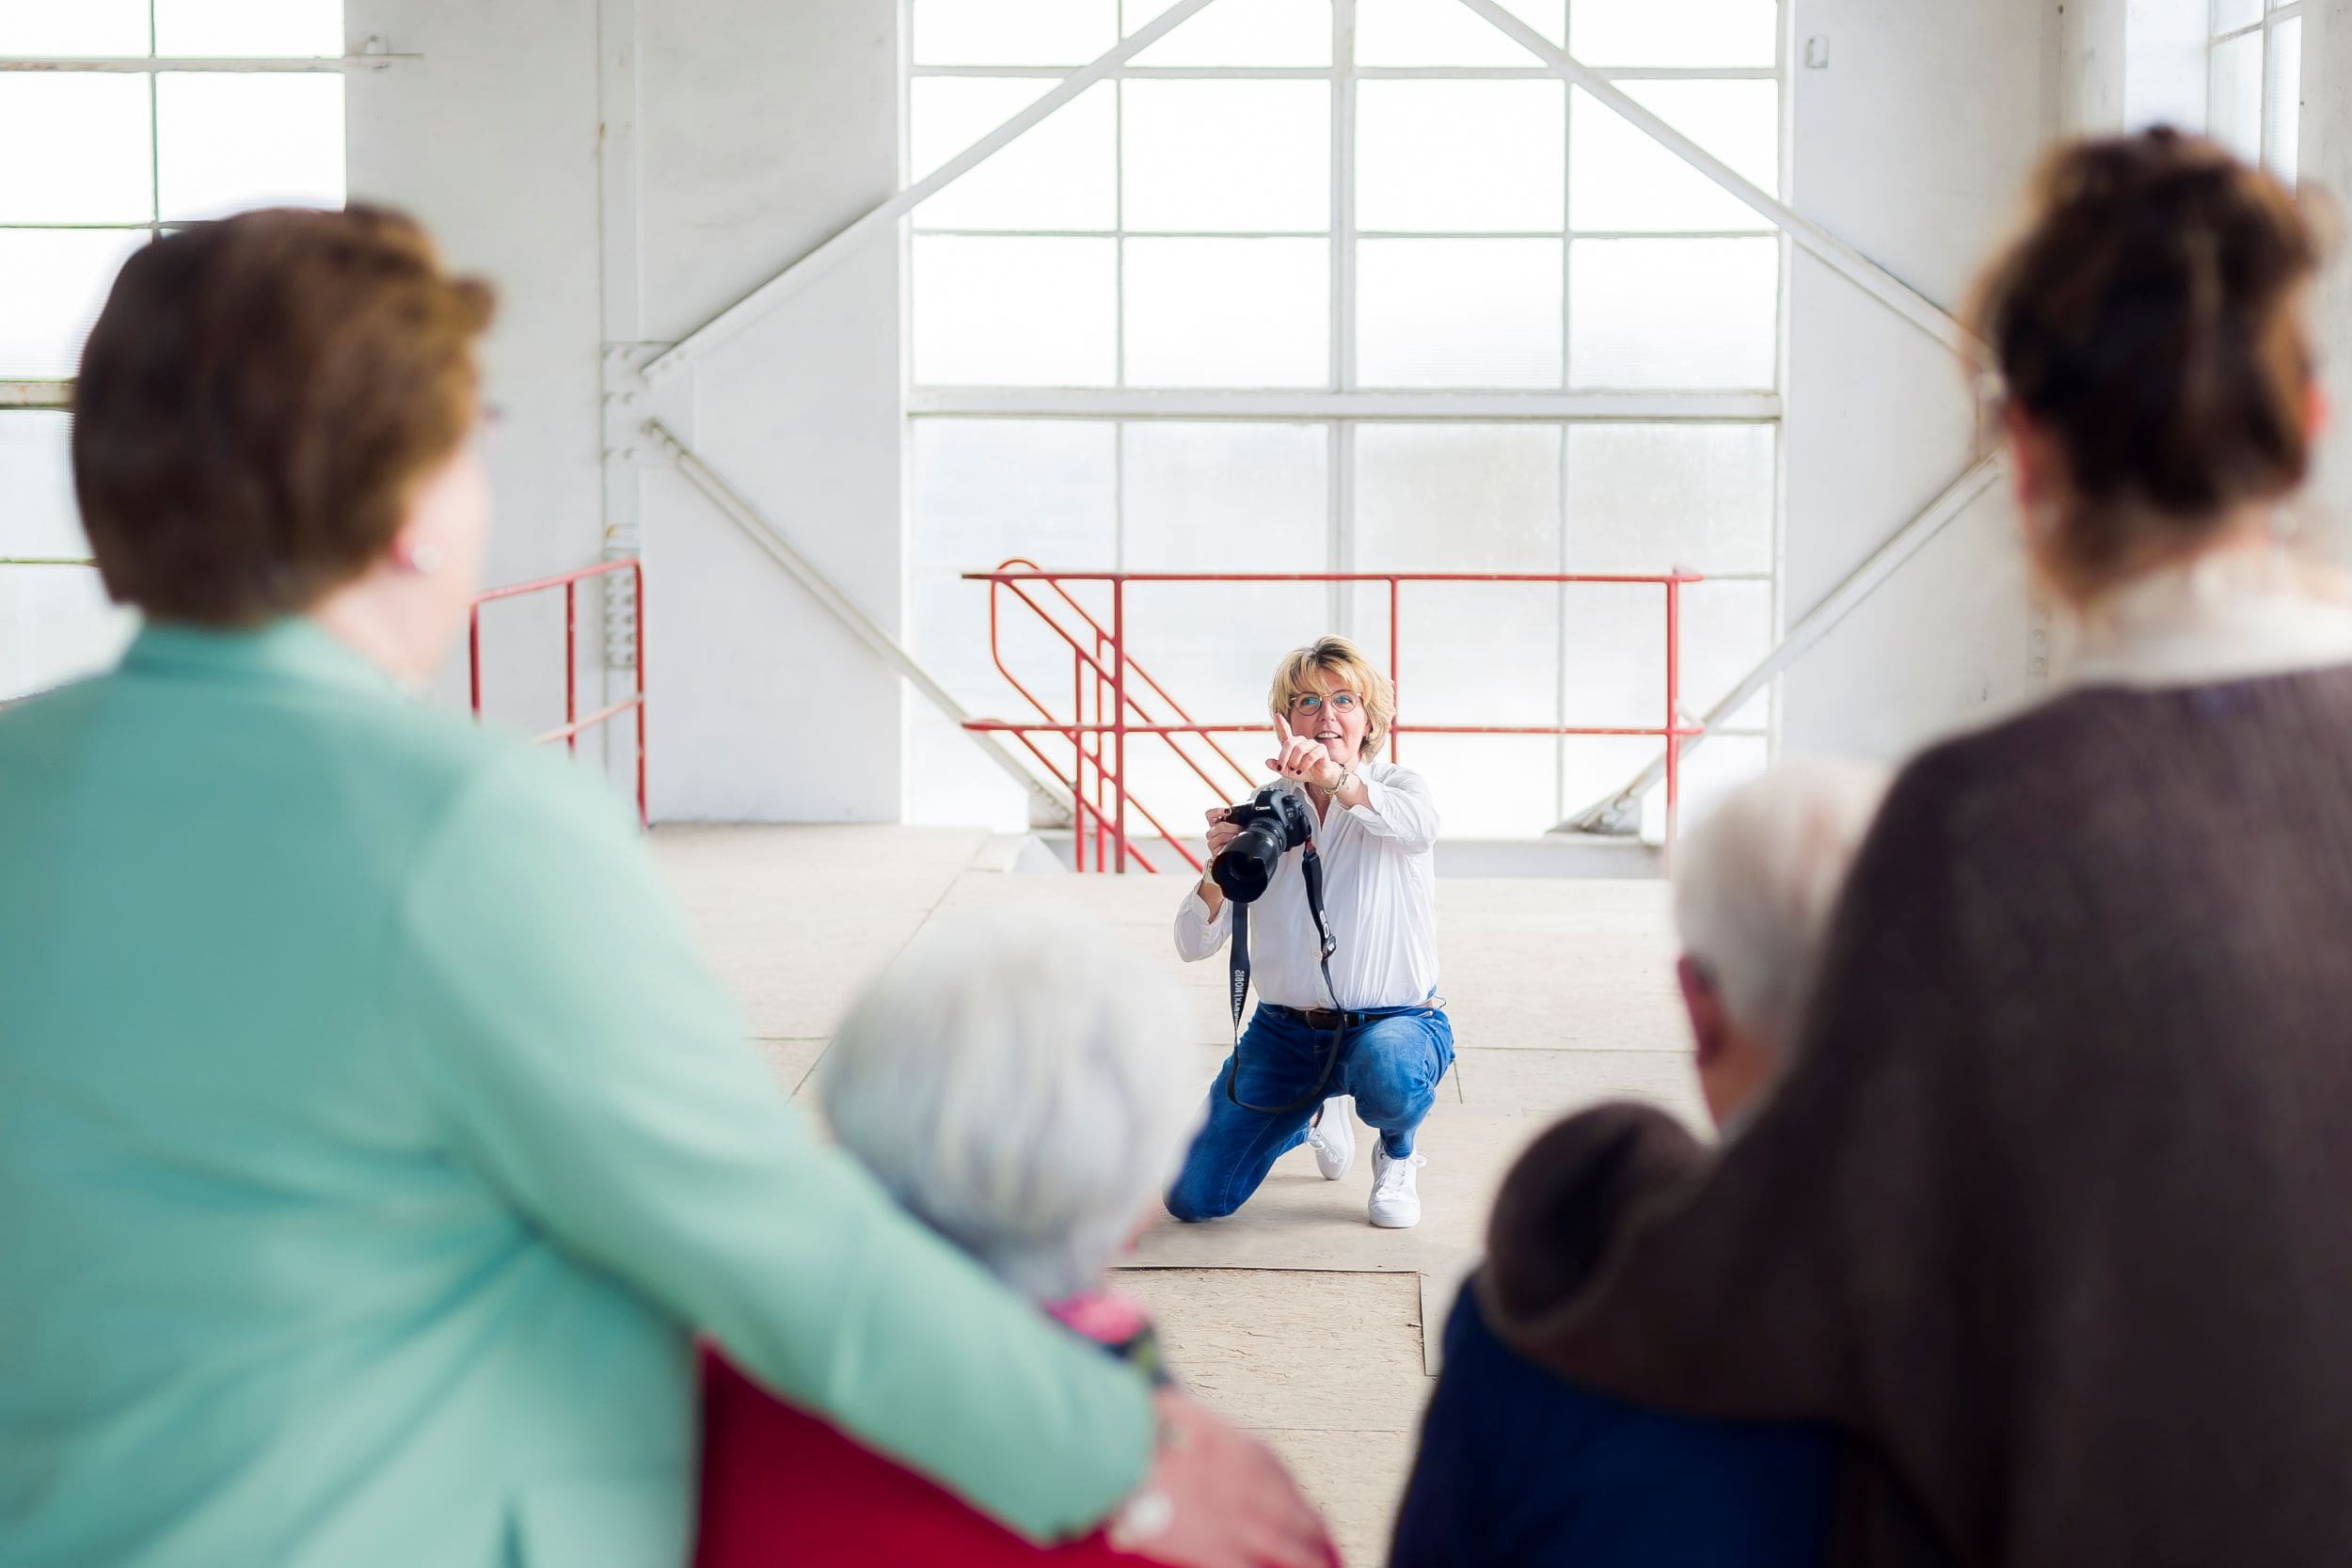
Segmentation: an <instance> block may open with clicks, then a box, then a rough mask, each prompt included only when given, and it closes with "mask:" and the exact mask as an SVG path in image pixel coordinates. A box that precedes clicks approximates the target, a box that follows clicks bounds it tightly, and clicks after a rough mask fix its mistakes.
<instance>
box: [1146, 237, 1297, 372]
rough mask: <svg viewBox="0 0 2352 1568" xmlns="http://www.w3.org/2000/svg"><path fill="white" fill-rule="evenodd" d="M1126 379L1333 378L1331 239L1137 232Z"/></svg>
mask: <svg viewBox="0 0 2352 1568" xmlns="http://www.w3.org/2000/svg"><path fill="white" fill-rule="evenodd" d="M1126 249H1127V289H1126V294H1127V298H1126V310H1127V328H1126V330H1127V384H1128V385H1129V386H1131V387H1321V386H1326V385H1327V384H1328V383H1329V380H1330V362H1331V323H1330V305H1329V300H1330V287H1331V261H1330V256H1331V247H1330V243H1329V242H1328V241H1326V240H1129V241H1128V242H1127V245H1126Z"/></svg>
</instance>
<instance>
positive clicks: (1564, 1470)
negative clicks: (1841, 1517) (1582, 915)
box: [1391, 760, 1885, 1568]
mask: <svg viewBox="0 0 2352 1568" xmlns="http://www.w3.org/2000/svg"><path fill="white" fill-rule="evenodd" d="M1884 788H1885V776H1884V774H1883V773H1882V772H1881V771H1880V770H1879V769H1877V768H1869V767H1866V766H1863V765H1861V764H1857V763H1844V762H1835V761H1829V760H1807V761H1804V762H1794V763H1788V764H1784V765H1783V766H1781V767H1779V768H1774V769H1773V770H1772V771H1771V772H1769V773H1767V774H1765V775H1764V776H1763V777H1762V778H1760V779H1757V780H1756V781H1755V782H1753V783H1751V784H1746V785H1744V786H1742V787H1741V788H1740V789H1738V790H1736V791H1734V792H1733V793H1732V794H1731V795H1730V796H1728V797H1727V798H1726V799H1725V800H1724V802H1723V803H1722V805H1720V806H1719V807H1718V808H1717V809H1716V810H1715V811H1714V812H1713V813H1712V814H1710V815H1709V816H1708V817H1707V818H1706V819H1705V820H1704V821H1702V822H1701V823H1700V824H1699V825H1698V826H1697V827H1696V828H1695V829H1693V830H1692V832H1691V833H1690V834H1689V835H1688V836H1687V837H1686V838H1685V839H1684V841H1683V843H1682V846H1681V847H1680V850H1679V853H1678V854H1677V859H1676V865H1675V889H1674V905H1675V925H1676V927H1677V931H1678V933H1679V935H1680V937H1681V941H1682V949H1683V951H1682V958H1681V960H1680V962H1679V964H1678V965H1677V973H1678V974H1679V976H1680V979H1681V983H1682V998H1683V1002H1684V1005H1685V1006H1686V1008H1687V1010H1688V1012H1689V1014H1690V1022H1691V1034H1692V1039H1693V1041H1694V1044H1695V1046H1696V1059H1697V1066H1698V1077H1699V1089H1700V1093H1701V1094H1702V1095H1703V1096H1704V1097H1705V1099H1706V1101H1707V1108H1708V1114H1709V1115H1710V1116H1712V1117H1714V1119H1715V1122H1716V1124H1717V1125H1718V1126H1719V1127H1722V1128H1724V1130H1725V1131H1726V1132H1727V1133H1735V1134H1736V1130H1737V1129H1738V1128H1739V1126H1740V1123H1741V1122H1742V1120H1743V1119H1744V1118H1745V1117H1747V1116H1748V1115H1749V1114H1750V1112H1751V1111H1752V1110H1754V1109H1755V1108H1756V1106H1757V1104H1758V1103H1759V1102H1760V1101H1761V1100H1762V1099H1763V1097H1764V1096H1765V1095H1766V1094H1767V1093H1768V1092H1769V1091H1770V1090H1771V1088H1772V1085H1773V1083H1774V1082H1775V1081H1776V1080H1777V1079H1778V1078H1779V1076H1780V1073H1781V1069H1782V1068H1783V1067H1784V1065H1785V1064H1786V1062H1787V1060H1788V1050H1789V1047H1790V1045H1791V1044H1792V1043H1793V1040H1794V1037H1795V1034H1796V1030H1797V1027H1798V1024H1799V1022H1800V1015H1801V1013H1802V1010H1803V1006H1804V1000H1805V995H1806V990H1807V987H1808V986H1809V985H1810V984H1811V981H1812V976H1813V974H1814V971H1815V969H1816V967H1817V963H1818V959H1819V958H1820V950H1821V947H1822V941H1823V935H1824V932H1825V931H1826V930H1827V928H1828V925H1829V914H1830V911H1831V909H1832V907H1833V906H1834V905H1835V904H1836V898H1837V894H1838V890H1839V889H1840V887H1841V886H1842V885H1843V883H1844V880H1845V875H1846V870H1847V867H1848V866H1849V864H1850V863H1851V862H1852V859H1853V855H1854V851H1855V849H1856V848H1857V847H1859V845H1860V843H1861V840H1862V837H1863V834H1864V832H1865V831H1866V830H1867V828H1868V826H1869V823H1870V820H1871V818H1872V816H1874V814H1875V813H1876V811H1877V809H1878V802H1879V800H1880V797H1881V795H1882V794H1883V791H1884ZM1620 1132H1621V1129H1620V1128H1619V1126H1618V1124H1617V1123H1616V1122H1615V1121H1614V1120H1613V1118H1612V1117H1609V1116H1608V1115H1606V1114H1595V1115H1588V1116H1586V1117H1578V1118H1576V1119H1573V1120H1570V1121H1567V1122H1564V1123H1563V1124H1562V1125H1561V1126H1559V1127H1557V1128H1554V1129H1553V1130H1552V1131H1551V1132H1549V1133H1547V1134H1546V1135H1545V1137H1544V1138H1543V1139H1541V1140H1538V1143H1537V1146H1536V1148H1534V1150H1533V1151H1531V1152H1530V1154H1529V1155H1528V1156H1527V1164H1526V1166H1523V1167H1522V1168H1527V1166H1542V1167H1549V1168H1550V1169H1552V1170H1555V1171H1560V1170H1565V1171H1567V1172H1570V1173H1572V1174H1571V1176H1570V1177H1569V1178H1568V1179H1565V1180H1558V1181H1556V1182H1554V1183H1553V1184H1551V1185H1549V1186H1547V1187H1545V1188H1543V1189H1542V1190H1541V1192H1540V1194H1538V1193H1537V1192H1535V1191H1534V1189H1531V1188H1530V1187H1529V1186H1527V1185H1526V1184H1523V1183H1514V1184H1513V1185H1512V1186H1509V1187H1506V1188H1505V1190H1504V1193H1503V1195H1502V1198H1501V1200H1500V1201H1499V1202H1498V1204H1497V1206H1496V1211H1495V1215H1494V1220H1493V1224H1492V1227H1491V1229H1490V1232H1489V1236H1488V1245H1489V1248H1490V1252H1491V1254H1492V1256H1493V1257H1494V1258H1496V1259H1500V1260H1501V1261H1502V1264H1503V1265H1504V1266H1506V1267H1507V1268H1510V1269H1512V1270H1513V1271H1515V1272H1516V1273H1517V1274H1518V1275H1525V1274H1526V1273H1528V1271H1530V1270H1534V1271H1535V1272H1538V1273H1541V1272H1543V1271H1544V1270H1546V1269H1547V1268H1549V1267H1550V1266H1551V1260H1550V1256H1549V1255H1550V1254H1551V1253H1553V1252H1555V1251H1557V1250H1558V1249H1559V1246H1560V1241H1559V1239H1560V1238H1561V1237H1562V1236H1564V1235H1565V1236H1571V1237H1573V1236H1578V1235H1581V1234H1585V1233H1587V1232H1588V1231H1589V1232H1590V1233H1594V1234H1606V1233H1607V1231H1608V1230H1609V1229H1610V1228H1611V1227H1609V1226H1607V1225H1605V1224H1596V1225H1590V1226H1588V1225H1584V1224H1581V1223H1580V1221H1581V1220H1582V1219H1585V1218H1590V1219H1592V1220H1594V1221H1599V1220H1602V1219H1605V1218H1606V1217H1608V1216H1610V1215H1612V1214H1613V1212H1615V1211H1616V1210H1617V1209H1618V1208H1619V1207H1620V1206H1621V1205H1623V1204H1624V1203H1626V1202H1627V1201H1629V1198H1630V1196H1632V1195H1633V1194H1634V1193H1636V1192H1638V1191H1641V1190H1645V1182H1646V1180H1648V1179H1650V1178H1652V1177H1655V1176H1656V1175H1657V1174H1658V1164H1657V1162H1661V1161H1680V1162H1685V1163H1688V1164H1691V1165H1692V1166H1693V1167H1695V1166H1696V1164H1697V1163H1698V1162H1699V1161H1700V1159H1701V1158H1702V1151H1701V1148H1700V1147H1699V1145H1698V1143H1697V1141H1696V1140H1695V1139H1693V1138H1691V1137H1689V1136H1688V1135H1687V1134H1686V1135H1683V1136H1682V1137H1681V1138H1680V1140H1679V1141H1678V1142H1677V1143H1674V1144H1672V1145H1670V1146H1660V1147H1658V1148H1650V1149H1646V1150H1645V1151H1644V1152H1643V1153H1642V1155H1641V1161H1642V1164H1641V1168H1640V1170H1639V1171H1638V1173H1637V1172H1629V1171H1628V1169H1627V1168H1626V1165H1627V1161H1626V1159H1625V1155H1626V1151H1627V1147H1628V1141H1627V1140H1625V1139H1623V1138H1622V1137H1621V1136H1620ZM1636 1175H1638V1176H1639V1177H1640V1178H1641V1180H1633V1179H1632V1178H1633V1177H1634V1176H1636ZM1836 1465H1837V1449H1836V1441H1835V1439H1834V1438H1833V1436H1832V1435H1831V1433H1830V1432H1829V1430H1828V1429H1826V1428H1824V1427H1819V1426H1806V1425H1797V1424H1787V1425H1778V1424H1771V1423H1731V1422H1718V1421H1709V1420H1703V1419H1699V1418H1692V1417H1687V1416H1678V1415H1670V1414H1667V1413H1664V1412H1661V1411H1656V1410H1649V1409H1645V1408H1642V1407H1640V1406H1637V1405H1632V1404H1628V1403H1626V1402H1622V1401H1619V1400H1615V1399H1613V1398H1611V1397H1609V1396H1607V1395H1605V1394H1601V1393H1598V1392H1596V1391H1594V1390H1591V1389H1588V1388H1584V1387H1581V1386H1578V1385H1575V1384H1572V1383H1569V1382H1567V1381H1565V1380H1564V1379H1562V1378H1560V1377H1559V1376H1557V1375H1556V1374H1554V1373H1552V1372H1549V1371H1548V1370H1544V1369H1543V1368H1542V1367H1539V1366H1537V1365H1536V1364H1535V1363H1534V1362H1532V1361H1528V1360H1526V1359H1524V1358H1522V1357H1521V1356H1519V1355H1518V1354H1517V1353H1515V1352H1514V1351H1512V1350H1511V1349H1510V1348H1509V1347H1507V1346H1506V1345H1504V1344H1503V1342H1502V1340H1501V1339H1500V1338H1497V1337H1496V1335H1495V1333H1494V1332H1493V1330H1492V1329H1491V1328H1490V1327H1489V1326H1488V1324H1487V1322H1486V1315H1485V1313H1484V1312H1483V1311H1482V1310H1481V1307H1480V1302H1479V1290H1478V1288H1477V1287H1476V1286H1473V1288H1471V1289H1468V1290H1465V1291H1463V1292H1462V1295H1461V1299H1460V1301H1459V1302H1457V1303H1456V1304H1455V1307H1454V1316H1453V1319H1452V1321H1451V1322H1450V1323H1448V1324H1447V1326H1446V1338H1445V1370H1444V1373H1443V1375H1442V1376H1441V1377H1440V1378H1439V1379H1438V1387H1437V1391H1436V1393H1435V1395H1434V1396H1433V1397H1432V1399H1431V1401H1430V1405H1429V1411H1428V1414H1427V1416H1426V1418H1424V1422H1423V1426H1422V1446H1421V1457H1420V1460H1419V1462H1418V1464H1417V1465H1415V1467H1414V1471H1413V1477H1412V1480H1411V1481H1410V1482H1409V1484H1408V1486H1407V1489H1406V1497H1405V1503H1404V1507H1403V1508H1402V1509H1401V1510H1400V1512H1399V1513H1398V1517H1397V1539H1396V1547H1395V1551H1394V1553H1393V1556H1392V1559H1391V1561H1392V1564H1393V1568H1501V1565H1502V1564H1506V1563H1530V1562H1574V1563H1577V1564H1580V1565H1581V1568H1613V1565H1617V1564H1635V1563H1641V1564H1648V1563H1661V1562H1675V1563H1683V1562H1689V1563H1702V1562H1703V1563H1707V1564H1709V1565H1710V1568H1784V1565H1785V1568H1812V1565H1813V1564H1816V1563H1819V1562H1820V1561H1821V1560H1823V1554H1824V1550H1825V1546H1826V1543H1827V1540H1828V1527H1829V1520H1830V1513H1831V1504H1832V1500H1833V1493H1834V1488H1835V1485H1836Z"/></svg>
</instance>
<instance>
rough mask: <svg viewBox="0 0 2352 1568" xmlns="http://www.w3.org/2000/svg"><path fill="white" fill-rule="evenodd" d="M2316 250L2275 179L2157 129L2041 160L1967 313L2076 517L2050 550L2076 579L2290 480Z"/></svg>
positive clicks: (2299, 468)
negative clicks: (2055, 466)
mask: <svg viewBox="0 0 2352 1568" xmlns="http://www.w3.org/2000/svg"><path fill="white" fill-rule="evenodd" d="M2320 250H2321V242H2320V236H2319V231H2318V230H2317V228H2316V226H2315V225H2313V224H2312V222H2310V221H2309V220H2308V219H2307V218H2306V216H2305V214H2304V212H2303V210H2302V208H2301V207H2300V206H2299V205H2298V204H2297V202H2296V198H2295V197H2294V196H2293V195H2292V194H2291V193H2290V192H2288V191H2287V189H2286V188H2285V187H2284V186H2283V185H2281V184H2280V182H2278V181H2277V180H2275V179H2273V178H2271V177H2270V176H2269V175H2267V174H2265V173H2262V172H2260V171H2259V170H2256V169H2252V168H2249V167H2248V166H2246V165H2245V164H2243V163H2241V162H2239V161H2238V160H2237V159H2236V158H2234V157H2233V156H2232V155H2231V154H2230V152H2229V151H2228V150H2225V149H2223V148H2222V147H2221V146H2219V145H2218V144H2217V143H2215V142H2212V141H2209V140H2207V139H2205V138H2204V137H2202V136H2192V135H2183V134H2182V133H2180V132H2178V131H2175V130H2172V129H2170V128H2169V127H2159V128H2157V129H2155V130H2152V131H2148V132H2144V133H2142V134H2140V135H2135V136H2125V137H2116V138H2111V139H2106V140H2098V141H2084V142H2075V143H2072V144H2069V145H2067V146H2063V147H2060V148H2058V150H2055V151H2054V152H2053V153H2052V154H2051V155H2050V157H2049V158H2048V159H2047V161H2046V162H2045V163H2044V164H2043V166H2042V171H2041V173H2040V176H2039V177H2038V178H2037V180H2036V182H2035V184H2034V187H2033V201H2032V213H2031V217H2030V220H2029V222H2028V223H2027V225H2026V230H2025V232H2024V233H2023V234H2021V235H2020V236H2019V237H2018V238H2017V239H2016V240H2014V241H2013V242H2012V243H2011V244H2010V245H2009V247H2008V248H2007V249H2006V250H2004V251H2003V252H2002V253H2001V254H2000V255H1999V256H1998V257H1997V258H1996V259H1995V260H1994V263H1993V264H1992V266H1991V267H1990V268H1989V269H1988V270H1987V272H1986V274H1985V276H1984V277H1983V279H1982V280H1981V281H1980V282H1979V285H1978V291H1977V299H1976V303H1975V307H1974V311H1973V314H1974V319H1975V322H1976V324H1977V327H1978V330H1979V333H1980V334H1981V335H1982V336H1983V338H1984V340H1985V341H1986V342H1987V344H1988V345H1990V347H1991V350H1992V354H1993V357H1994V369H1996V370H1997V371H1998V372H1999V377H2000V380H2001V383H2002V384H2003V386H2004V387H2005V388H2007V391H2008V394H2009V395H2010V397H2011V398H2013V399H2014V400H2015V402H2016V404H2018V406H2020V407H2021V408H2022V409H2023V410H2024V412H2025V413H2026V416H2027V417H2028V418H2029V419H2030V420H2031V421H2032V423H2033V424H2034V425H2035V426H2036V428H2037V429H2038V430H2039V431H2040V432H2041V433H2042V434H2043V435H2044V436H2048V437H2050V438H2051V439H2052V440H2054V441H2055V442H2056V443H2057V444H2058V447H2059V449H2060V450H2061V451H2062V452H2063V453H2064V456H2065V458H2066V463H2067V469H2068V472H2067V475H2066V477H2067V480H2068V481H2069V483H2070V485H2071V488H2072V490H2073V491H2074V495H2075V497H2076V498H2077V499H2078V501H2079V503H2080V504H2079V505H2078V506H2077V507H2076V508H2075V509H2074V510H2075V512H2076V513H2077V515H2074V516H2072V517H2070V518H2068V519H2067V520H2066V524H2065V528H2064V537H2063V538H2062V540H2061V541H2059V543H2060V545H2061V546H2062V548H2063V550H2064V552H2065V553H2066V554H2067V555H2068V556H2069V558H2070V562H2069V564H2071V565H2072V566H2073V567H2074V568H2075V569H2076V570H2077V571H2078V573H2079V574H2081V575H2083V576H2085V577H2088V578H2097V577H2102V576H2105V575H2108V574H2110V573H2112V571H2113V570H2114V569H2115V567H2116V566H2117V565H2118V564H2119V563H2120V562H2123V561H2124V560H2125V559H2126V558H2128V557H2130V556H2132V555H2133V554H2135V553H2136V552H2137V551H2138V549H2139V548H2140V547H2141V546H2145V545H2148V544H2151V543H2154V542H2157V541H2156V538H2155V537H2154V536H2159V535H2169V536H2170V537H2172V538H2174V539H2176V540H2180V541H2185V540H2187V539H2190V538H2193V537H2194V536H2195V535H2196V534H2197V533H2198V532H2200V531H2201V530H2203V529H2205V528H2209V527H2212V526H2215V525H2217V524H2218V522H2219V521H2220V520H2221V518H2222V517H2223V516H2224V515H2226V514H2227V513H2228V512H2230V511H2231V510H2233V508H2235V507H2237V506H2238V505H2241V504H2243V503H2245V502H2249V501H2256V500H2264V499H2273V498H2276V497H2278V496H2280V495H2283V494H2285V493H2286V492H2288V491H2290V490H2292V489H2293V488H2295V486H2296V485H2297V484H2298V483H2301V482H2302V479H2303V476H2304V473H2305V471H2306V469H2307V468H2308V467H2309V465H2310V436H2309V416H2310V398H2311V374H2312V372H2311V367H2312V355H2311V348H2310V343H2309V340H2308V336H2307V334H2306V332H2305V329H2304V325H2303V322H2302V317H2301V311H2300V294H2301V289H2302V285H2303V284H2304V283H2305V282H2306V281H2307V280H2308V279H2309V278H2310V277H2311V276H2312V272H2313V271H2314V270H2315V269H2316V268H2317V266H2318V264H2319V260H2320Z"/></svg>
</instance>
